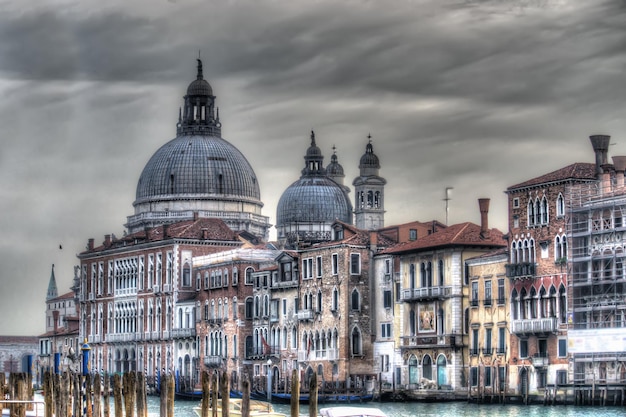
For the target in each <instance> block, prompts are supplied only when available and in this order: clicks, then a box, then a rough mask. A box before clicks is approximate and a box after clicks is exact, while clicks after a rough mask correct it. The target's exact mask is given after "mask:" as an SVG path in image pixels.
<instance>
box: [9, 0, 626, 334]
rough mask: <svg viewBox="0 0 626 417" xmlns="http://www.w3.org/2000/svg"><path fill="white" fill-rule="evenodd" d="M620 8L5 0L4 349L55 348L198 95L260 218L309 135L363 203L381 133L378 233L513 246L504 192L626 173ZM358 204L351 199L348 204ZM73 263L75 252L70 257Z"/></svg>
mask: <svg viewBox="0 0 626 417" xmlns="http://www.w3.org/2000/svg"><path fill="white" fill-rule="evenodd" d="M625 21H626V2H625V1H624V0H607V1H600V0H585V1H580V0H493V1H488V0H484V1H483V0H436V1H435V0H395V1H392V0H388V1H383V0H381V1H373V0H370V1H365V0H342V1H334V0H317V1H293V0H260V1H252V0H248V1H244V0H240V1H236V0H231V1H217V0H172V1H164V0H163V1H158V0H142V1H137V0H132V1H127V0H126V1H119V0H113V1H106V2H103V1H85V0H76V1H53V0H48V1H30V2H25V1H17V0H15V1H9V2H6V1H5V2H3V1H2V0H0V132H1V133H0V141H1V144H2V146H1V148H0V178H1V180H0V181H2V186H1V187H0V193H1V194H0V195H1V199H0V207H1V213H2V227H1V228H0V233H2V239H1V240H0V245H1V250H0V262H1V268H0V281H1V283H2V285H1V287H0V318H1V320H0V334H5V335H7V334H16V335H17V334H31V335H36V334H40V333H42V332H43V331H44V324H45V323H44V300H45V294H46V288H47V285H48V278H49V276H50V268H51V264H53V263H54V264H56V276H57V281H58V284H59V292H60V293H63V292H66V291H69V287H70V285H71V280H72V276H73V266H74V265H76V264H77V263H78V260H77V258H76V254H77V253H79V252H81V251H82V250H84V248H85V245H86V243H87V239H88V238H90V237H93V238H95V239H96V242H100V241H101V240H102V239H103V235H104V234H107V233H115V234H117V235H121V234H122V233H123V230H124V229H123V224H124V223H125V221H126V216H128V215H131V214H133V207H132V202H133V200H134V198H135V187H136V185H137V180H138V179H139V175H140V173H141V170H142V169H143V167H144V165H145V163H146V162H147V161H148V159H149V158H150V156H151V155H152V154H153V153H154V152H155V151H156V150H157V149H158V148H159V147H160V146H161V145H162V144H164V143H165V142H167V141H168V140H170V139H172V138H173V137H174V135H175V123H176V120H177V115H178V108H179V106H180V105H181V104H182V96H183V94H184V92H185V89H186V86H187V85H188V83H189V82H190V81H192V80H193V79H194V77H195V73H196V61H195V59H196V57H197V55H198V50H201V54H202V58H203V61H204V75H205V78H206V79H208V80H209V82H210V83H211V85H212V86H213V90H214V93H215V94H216V96H217V104H218V106H219V107H220V117H221V120H222V123H223V128H222V133H223V136H224V138H225V139H227V140H229V141H230V142H231V143H233V144H234V145H235V146H237V147H238V148H239V149H240V150H241V151H242V152H243V153H244V154H245V155H246V157H247V158H248V160H249V161H250V163H251V164H252V166H253V168H254V170H255V171H256V174H257V176H258V178H259V183H260V185H261V194H262V195H261V197H262V199H263V201H264V202H265V207H264V214H265V215H267V216H270V221H271V222H272V223H273V222H274V221H275V210H276V204H277V202H278V199H279V197H280V194H281V193H282V191H283V190H284V189H285V188H286V187H287V186H288V185H289V184H291V183H292V182H293V181H295V180H296V179H297V178H299V175H300V169H301V168H302V167H303V164H304V161H303V158H302V157H303V155H304V153H305V151H306V148H307V147H308V144H309V132H310V130H311V129H314V130H315V132H316V137H317V144H318V146H320V148H321V149H322V151H323V152H324V155H325V163H328V162H329V161H330V156H331V154H332V146H333V145H335V146H336V147H337V155H338V158H339V162H340V163H341V164H342V165H343V167H344V169H345V171H346V183H347V184H351V182H352V179H353V178H354V177H355V176H356V175H357V173H358V168H357V166H358V160H359V158H360V156H361V155H362V154H363V152H364V150H365V145H366V143H367V135H368V134H369V133H371V135H372V140H373V144H374V151H375V152H376V154H378V156H379V158H380V160H381V165H382V167H381V175H382V176H384V177H385V178H386V179H387V181H388V183H387V187H386V191H385V193H386V209H387V214H386V224H394V223H402V222H407V221H411V220H421V221H428V220H432V219H438V220H440V221H445V209H444V208H445V205H444V202H443V200H442V199H443V198H444V189H445V188H446V187H454V189H453V190H452V192H451V194H450V197H451V201H450V202H449V203H450V213H449V223H451V224H452V223H457V222H462V221H473V222H476V223H478V222H479V213H478V203H477V199H478V198H479V197H490V198H491V199H492V204H491V212H490V224H491V225H492V226H495V227H498V228H500V229H501V230H503V231H505V232H506V231H507V223H506V198H505V195H504V194H503V191H504V190H505V189H506V188H507V187H508V186H510V185H513V184H516V183H518V182H521V181H524V180H526V179H530V178H532V177H535V176H538V175H541V174H543V173H546V172H549V171H552V170H554V169H557V168H560V167H562V166H565V165H567V164H569V163H572V162H576V161H582V162H593V160H594V158H593V153H592V149H591V145H590V144H589V140H588V136H589V135H590V134H594V133H606V134H610V135H612V136H613V140H612V143H614V145H612V148H611V150H610V153H611V155H617V154H626V120H625V119H624V117H623V113H624V105H623V103H624V99H625V98H626V82H625V79H624V74H625V72H626V71H625V70H626V65H625V64H626V30H624V22H625ZM353 194H354V192H352V193H351V195H352V196H353ZM60 244H62V246H63V249H62V250H61V249H59V245H60Z"/></svg>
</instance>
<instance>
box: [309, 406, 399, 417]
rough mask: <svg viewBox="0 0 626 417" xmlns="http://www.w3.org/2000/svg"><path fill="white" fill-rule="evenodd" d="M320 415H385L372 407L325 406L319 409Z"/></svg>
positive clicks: (377, 416)
mask: <svg viewBox="0 0 626 417" xmlns="http://www.w3.org/2000/svg"><path fill="white" fill-rule="evenodd" d="M320 416H322V417H387V414H385V413H383V412H382V411H381V410H380V409H378V408H374V407H327V408H322V409H320Z"/></svg>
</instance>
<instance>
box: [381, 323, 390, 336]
mask: <svg viewBox="0 0 626 417" xmlns="http://www.w3.org/2000/svg"><path fill="white" fill-rule="evenodd" d="M380 327H381V331H380V336H381V337H382V338H383V339H388V338H390V337H391V323H382V324H381V325H380Z"/></svg>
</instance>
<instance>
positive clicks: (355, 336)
mask: <svg viewBox="0 0 626 417" xmlns="http://www.w3.org/2000/svg"><path fill="white" fill-rule="evenodd" d="M350 342H351V343H350V344H351V345H352V346H351V348H352V356H361V355H362V354H363V346H362V339H361V331H360V330H359V328H358V327H357V326H354V327H353V328H352V333H351V337H350Z"/></svg>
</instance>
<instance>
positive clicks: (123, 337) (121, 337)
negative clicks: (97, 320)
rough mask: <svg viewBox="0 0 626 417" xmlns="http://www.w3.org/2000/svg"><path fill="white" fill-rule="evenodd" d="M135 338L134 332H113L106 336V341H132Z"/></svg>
mask: <svg viewBox="0 0 626 417" xmlns="http://www.w3.org/2000/svg"><path fill="white" fill-rule="evenodd" d="M135 339H137V338H136V337H135V333H113V334H108V335H107V336H106V341H107V342H132V341H134V340H135Z"/></svg>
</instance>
